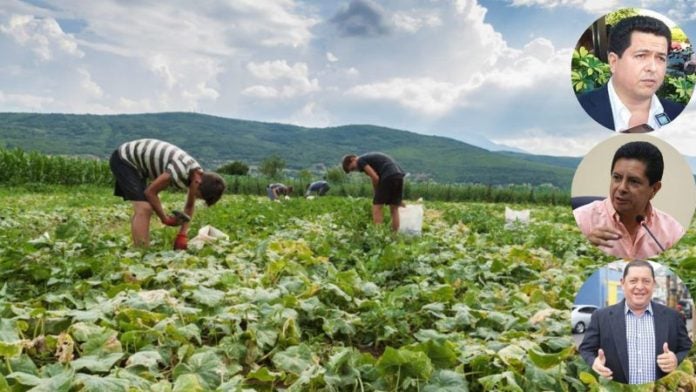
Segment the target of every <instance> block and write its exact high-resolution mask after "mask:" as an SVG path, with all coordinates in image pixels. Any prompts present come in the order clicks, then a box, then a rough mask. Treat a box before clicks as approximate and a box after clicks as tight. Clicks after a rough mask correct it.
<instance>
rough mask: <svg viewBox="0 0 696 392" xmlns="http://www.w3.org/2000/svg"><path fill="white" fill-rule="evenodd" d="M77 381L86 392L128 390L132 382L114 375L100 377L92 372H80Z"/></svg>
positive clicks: (76, 376) (125, 391) (124, 391)
mask: <svg viewBox="0 0 696 392" xmlns="http://www.w3.org/2000/svg"><path fill="white" fill-rule="evenodd" d="M75 381H76V382H77V383H79V384H82V387H83V389H81V391H84V392H128V387H129V386H130V383H129V382H128V381H127V380H123V379H119V378H116V377H112V376H107V377H99V376H93V375H90V374H82V373H78V374H76V375H75Z"/></svg>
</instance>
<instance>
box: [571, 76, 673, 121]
mask: <svg viewBox="0 0 696 392" xmlns="http://www.w3.org/2000/svg"><path fill="white" fill-rule="evenodd" d="M658 99H659V100H660V103H661V104H662V107H663V108H664V109H665V113H667V116H669V119H670V120H671V121H674V119H675V118H677V116H678V115H679V113H681V112H682V110H684V105H682V104H679V103H676V102H672V101H670V100H667V99H663V98H660V97H658ZM578 101H579V102H580V105H581V106H582V108H583V109H585V111H586V112H587V114H589V115H590V117H592V118H593V119H594V120H595V121H597V122H598V123H600V124H602V125H604V126H605V127H607V128H609V129H611V130H612V131H613V130H614V116H613V115H612V113H611V103H610V102H609V90H608V89H607V85H606V84H605V85H604V86H602V87H600V88H597V89H594V90H592V91H589V92H586V93H584V94H580V95H578Z"/></svg>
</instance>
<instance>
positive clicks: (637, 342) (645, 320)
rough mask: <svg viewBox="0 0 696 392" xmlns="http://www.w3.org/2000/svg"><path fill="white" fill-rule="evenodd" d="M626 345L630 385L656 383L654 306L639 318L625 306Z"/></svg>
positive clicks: (649, 307)
mask: <svg viewBox="0 0 696 392" xmlns="http://www.w3.org/2000/svg"><path fill="white" fill-rule="evenodd" d="M624 314H625V315H626V343H627V345H628V383H629V384H644V383H647V382H653V381H655V378H656V377H657V376H656V369H655V367H656V363H657V355H656V354H655V322H654V320H653V310H652V304H648V308H647V309H645V312H643V315H642V316H640V317H638V316H636V315H635V314H634V313H633V311H632V310H631V309H630V308H629V307H628V305H624Z"/></svg>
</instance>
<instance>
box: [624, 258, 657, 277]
mask: <svg viewBox="0 0 696 392" xmlns="http://www.w3.org/2000/svg"><path fill="white" fill-rule="evenodd" d="M631 267H636V268H637V267H648V268H650V274H651V275H652V277H653V280H655V269H654V268H653V266H652V264H650V263H648V262H647V261H644V260H633V261H631V262H630V263H628V264H626V266H625V267H624V270H623V279H626V275H628V269H629V268H631Z"/></svg>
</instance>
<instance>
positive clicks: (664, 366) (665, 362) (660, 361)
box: [657, 342, 678, 373]
mask: <svg viewBox="0 0 696 392" xmlns="http://www.w3.org/2000/svg"><path fill="white" fill-rule="evenodd" d="M662 350H663V351H664V352H663V353H662V354H660V355H658V356H657V366H659V367H660V370H662V371H663V372H665V373H669V372H671V371H673V370H674V369H676V368H677V363H678V361H677V356H676V355H675V354H674V353H673V352H671V351H669V346H668V345H667V342H665V344H663V345H662Z"/></svg>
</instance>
